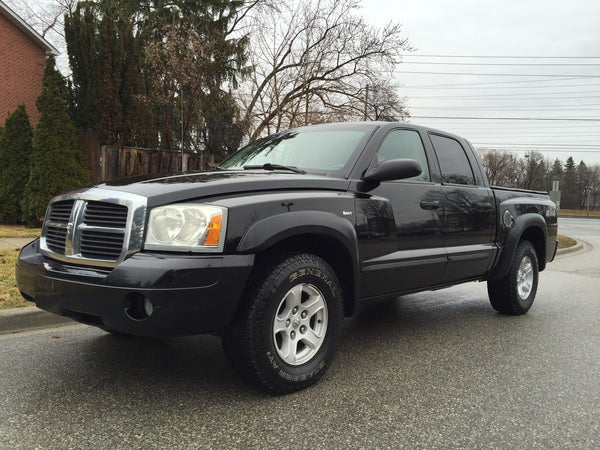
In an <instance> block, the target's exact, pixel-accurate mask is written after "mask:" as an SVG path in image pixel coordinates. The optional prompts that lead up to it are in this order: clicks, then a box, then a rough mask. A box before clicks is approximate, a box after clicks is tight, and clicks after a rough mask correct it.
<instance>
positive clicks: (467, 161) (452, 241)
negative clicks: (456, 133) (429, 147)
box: [429, 133, 496, 283]
mask: <svg viewBox="0 0 600 450" xmlns="http://www.w3.org/2000/svg"><path fill="white" fill-rule="evenodd" d="M429 137H430V139H431V142H432V144H433V147H434V149H435V153H436V156H437V160H438V162H439V167H440V172H441V177H442V185H441V191H442V196H441V198H442V204H443V208H442V209H443V222H444V226H443V228H444V246H445V248H446V251H447V253H448V264H447V265H446V270H445V271H444V275H443V277H442V282H443V283H450V282H454V281H460V280H466V279H471V278H476V277H479V276H481V275H483V274H484V273H486V272H487V271H488V269H489V267H490V265H491V263H492V261H493V256H494V254H495V251H496V248H495V246H494V245H493V240H494V231H495V227H496V214H495V208H494V197H493V193H492V190H491V189H490V188H489V187H486V186H485V185H484V183H483V180H482V178H481V176H480V175H479V173H478V171H477V170H473V169H474V168H475V169H477V166H476V164H477V161H476V160H475V159H474V158H473V157H471V158H469V154H468V153H467V151H466V150H465V146H466V145H467V144H466V143H465V144H464V146H463V144H462V143H461V142H459V140H457V139H454V138H453V137H450V136H444V135H441V134H434V133H430V134H429ZM468 151H470V148H469V149H468ZM473 166H475V167H473Z"/></svg>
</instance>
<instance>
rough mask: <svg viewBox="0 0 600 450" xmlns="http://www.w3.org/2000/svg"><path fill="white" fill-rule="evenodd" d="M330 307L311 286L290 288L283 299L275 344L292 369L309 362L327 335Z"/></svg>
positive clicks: (278, 311) (276, 327)
mask: <svg viewBox="0 0 600 450" xmlns="http://www.w3.org/2000/svg"><path fill="white" fill-rule="evenodd" d="M327 318H328V314H327V304H326V302H325V298H324V297H323V294H321V291H319V289H317V287H316V286H314V285H312V284H309V283H302V284H298V285H296V286H294V287H293V288H291V289H290V290H289V291H288V292H287V293H286V294H285V295H284V296H283V298H282V299H281V302H280V303H279V306H278V307H277V311H276V313H275V318H274V320H273V343H274V344H275V349H276V350H277V353H278V355H279V357H280V358H281V359H282V360H283V361H285V362H286V363H287V364H289V365H291V366H299V365H301V364H304V363H306V362H308V361H310V360H311V359H312V358H313V357H314V356H315V355H316V354H317V352H318V351H319V349H320V348H321V346H322V345H323V342H324V340H325V334H326V333H327Z"/></svg>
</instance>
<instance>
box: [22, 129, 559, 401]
mask: <svg viewBox="0 0 600 450" xmlns="http://www.w3.org/2000/svg"><path fill="white" fill-rule="evenodd" d="M556 234H557V218H556V207H555V205H554V203H552V202H551V201H550V200H549V198H548V196H547V195H546V194H545V193H542V192H532V191H522V190H514V189H504V188H497V187H490V186H489V185H488V181H487V179H486V176H485V172H484V170H483V168H482V166H481V163H480V160H479V159H478V157H477V154H476V153H475V151H474V150H473V148H472V146H471V145H470V144H469V142H468V141H466V140H465V139H463V138H461V137H458V136H454V135H451V134H448V133H444V132H440V131H436V130H432V129H428V128H424V127H419V126H415V125H410V124H402V123H378V122H374V123H373V122H369V123H354V124H327V125H319V126H313V127H306V128H300V129H295V130H290V131H285V132H282V133H278V134H275V135H272V136H269V137H266V138H264V139H260V140H258V141H256V142H253V143H251V144H249V145H248V146H246V147H244V148H242V149H241V150H239V151H238V152H236V153H234V154H233V155H232V156H230V157H229V158H228V159H226V160H225V161H224V162H223V163H222V164H221V165H220V166H219V167H218V168H217V169H216V170H214V171H212V172H208V173H184V174H180V175H176V176H169V177H161V178H153V179H144V180H125V181H117V182H107V183H104V184H101V185H98V186H95V187H91V188H86V189H82V190H78V191H74V192H70V193H68V194H65V195H61V196H58V197H55V198H53V199H52V200H51V202H50V205H49V206H48V210H47V213H46V216H45V220H44V224H43V228H42V233H41V237H40V239H38V240H36V241H34V242H32V243H31V244H29V245H27V246H26V247H24V248H23V249H22V251H21V254H20V257H19V260H18V262H17V267H16V275H17V282H18V286H19V289H20V291H21V293H22V295H23V296H24V297H25V298H26V299H28V300H31V301H34V302H35V303H36V304H37V306H38V307H40V308H42V309H45V310H47V311H50V312H52V313H55V314H60V315H64V316H68V317H72V318H73V319H75V320H78V321H80V322H83V323H87V324H91V325H95V326H98V327H100V328H103V329H104V330H107V331H109V332H112V333H115V334H131V335H141V336H175V335H188V334H198V333H214V334H217V335H219V336H222V341H223V347H224V350H225V353H226V355H227V357H228V359H229V361H230V362H231V364H232V366H233V367H234V368H235V369H236V370H237V371H238V372H239V373H240V374H241V376H242V377H243V378H245V379H247V380H249V381H251V382H254V383H255V384H258V385H259V386H261V387H262V388H264V389H266V390H268V391H270V392H273V393H286V392H291V391H294V390H297V389H300V388H303V387H306V386H308V385H310V384H312V383H314V382H315V381H316V380H317V379H318V378H319V377H320V376H321V375H322V374H323V372H324V371H325V370H326V368H327V366H328V365H329V363H330V362H331V360H332V359H333V357H334V354H335V351H336V347H337V344H338V340H339V336H340V330H341V324H342V319H343V317H348V316H351V315H352V314H354V312H355V311H356V309H357V303H358V302H359V300H362V299H369V298H377V297H389V296H398V295H402V294H407V293H411V292H417V291H425V290H433V289H439V288H442V287H446V286H452V285H455V284H457V283H463V282H466V281H474V280H478V281H484V280H485V281H487V285H488V293H489V299H490V302H491V304H492V306H493V307H494V308H495V309H496V310H497V311H499V312H500V313H504V314H514V315H517V314H524V313H526V312H527V311H528V310H529V308H530V307H531V305H532V303H533V300H534V297H535V294H536V289H537V283H538V272H539V271H541V270H544V268H545V267H546V263H548V262H550V261H552V259H553V258H554V255H555V252H556V246H557V241H556Z"/></svg>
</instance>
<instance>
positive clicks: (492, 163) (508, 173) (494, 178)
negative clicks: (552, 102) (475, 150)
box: [481, 149, 521, 187]
mask: <svg viewBox="0 0 600 450" xmlns="http://www.w3.org/2000/svg"><path fill="white" fill-rule="evenodd" d="M481 159H482V161H483V165H484V167H485V174H486V176H487V178H488V181H489V182H490V184H491V185H496V186H506V187H516V186H517V185H518V184H519V179H520V178H521V169H520V163H519V160H518V158H517V157H516V155H515V154H514V153H511V152H509V151H506V150H495V149H494V150H489V151H485V152H482V153H481Z"/></svg>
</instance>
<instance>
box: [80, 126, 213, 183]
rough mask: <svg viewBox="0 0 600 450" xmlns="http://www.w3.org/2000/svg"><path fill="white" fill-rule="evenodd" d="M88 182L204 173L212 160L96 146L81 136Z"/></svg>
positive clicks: (193, 155) (90, 138)
mask: <svg viewBox="0 0 600 450" xmlns="http://www.w3.org/2000/svg"><path fill="white" fill-rule="evenodd" d="M84 145H85V147H86V149H87V152H88V158H89V164H90V175H91V178H92V182H94V183H97V182H101V181H107V180H115V179H118V178H126V177H134V176H141V175H159V174H172V173H176V172H181V171H182V168H183V170H184V171H192V170H207V169H208V168H210V167H211V166H214V159H213V158H212V157H206V156H205V155H204V154H203V153H186V152H184V153H183V160H182V157H181V152H164V151H159V150H152V149H147V148H132V147H118V146H111V145H100V144H99V142H98V140H97V139H96V138H95V137H94V136H92V135H85V136H84Z"/></svg>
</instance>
